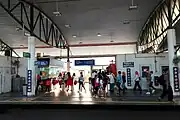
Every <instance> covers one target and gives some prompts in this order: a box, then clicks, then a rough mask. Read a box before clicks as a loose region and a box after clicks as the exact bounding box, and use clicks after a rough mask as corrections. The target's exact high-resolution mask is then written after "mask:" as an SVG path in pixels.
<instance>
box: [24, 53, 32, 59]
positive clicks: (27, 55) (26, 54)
mask: <svg viewBox="0 0 180 120" xmlns="http://www.w3.org/2000/svg"><path fill="white" fill-rule="evenodd" d="M23 57H24V58H30V57H31V54H30V53H28V52H23Z"/></svg>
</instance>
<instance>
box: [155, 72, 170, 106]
mask: <svg viewBox="0 0 180 120" xmlns="http://www.w3.org/2000/svg"><path fill="white" fill-rule="evenodd" d="M158 82H159V84H160V85H161V86H162V88H163V92H162V94H161V96H160V97H159V98H158V100H159V101H161V100H162V99H163V98H164V97H165V96H166V95H168V101H171V102H172V101H173V90H172V87H171V85H170V80H169V70H168V69H166V70H165V72H164V73H163V74H162V75H161V76H160V77H159V79H158Z"/></svg>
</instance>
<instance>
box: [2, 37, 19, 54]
mask: <svg viewBox="0 0 180 120" xmlns="http://www.w3.org/2000/svg"><path fill="white" fill-rule="evenodd" d="M6 51H9V52H10V56H11V57H12V55H13V53H14V54H15V55H16V57H19V55H18V54H17V53H16V52H15V51H14V50H13V49H12V48H11V47H10V46H8V45H7V44H6V43H5V42H3V41H2V40H1V39H0V52H1V55H5V52H6Z"/></svg>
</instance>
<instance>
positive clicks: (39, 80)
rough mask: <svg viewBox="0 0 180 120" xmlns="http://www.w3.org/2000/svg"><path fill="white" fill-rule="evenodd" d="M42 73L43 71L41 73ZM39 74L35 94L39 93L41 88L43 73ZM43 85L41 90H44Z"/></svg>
mask: <svg viewBox="0 0 180 120" xmlns="http://www.w3.org/2000/svg"><path fill="white" fill-rule="evenodd" d="M40 74H41V73H40ZM40 74H38V75H37V85H36V90H35V94H37V92H38V90H39V86H40V85H41V75H40ZM42 88H43V87H42V86H41V90H42Z"/></svg>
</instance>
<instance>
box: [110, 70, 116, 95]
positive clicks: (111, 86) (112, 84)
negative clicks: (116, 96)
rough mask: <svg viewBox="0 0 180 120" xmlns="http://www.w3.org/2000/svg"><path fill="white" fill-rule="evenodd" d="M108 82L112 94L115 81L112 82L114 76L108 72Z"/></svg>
mask: <svg viewBox="0 0 180 120" xmlns="http://www.w3.org/2000/svg"><path fill="white" fill-rule="evenodd" d="M109 82H110V91H111V92H114V85H115V84H114V83H115V80H114V75H113V73H112V72H110V74H109Z"/></svg>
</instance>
